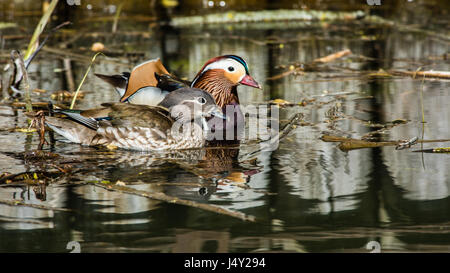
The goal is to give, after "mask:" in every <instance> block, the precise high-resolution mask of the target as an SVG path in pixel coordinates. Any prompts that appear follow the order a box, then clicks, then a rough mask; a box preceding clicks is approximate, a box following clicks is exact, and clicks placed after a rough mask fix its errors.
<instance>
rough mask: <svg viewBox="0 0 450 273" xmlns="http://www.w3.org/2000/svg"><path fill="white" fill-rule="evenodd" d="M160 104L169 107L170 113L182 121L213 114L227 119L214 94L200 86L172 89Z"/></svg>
mask: <svg viewBox="0 0 450 273" xmlns="http://www.w3.org/2000/svg"><path fill="white" fill-rule="evenodd" d="M159 106H162V107H165V108H167V109H169V112H170V115H171V116H172V117H173V118H174V119H175V120H178V121H181V122H189V121H191V120H194V119H198V118H204V117H211V116H217V117H220V118H223V119H225V116H224V114H223V112H222V110H221V109H220V107H219V106H217V104H216V101H215V100H214V98H213V96H212V95H211V94H210V93H208V92H205V91H203V90H201V89H198V88H189V87H185V88H180V89H177V90H175V91H172V92H170V93H169V94H168V95H167V96H166V97H165V98H164V100H163V101H161V102H160V103H159Z"/></svg>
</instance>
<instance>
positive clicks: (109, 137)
mask: <svg viewBox="0 0 450 273" xmlns="http://www.w3.org/2000/svg"><path fill="white" fill-rule="evenodd" d="M102 106H103V107H102V108H99V109H91V110H85V111H80V110H59V111H57V112H59V113H62V114H65V115H67V116H68V117H69V119H65V118H56V117H46V124H47V125H48V126H49V127H50V128H51V129H52V130H54V131H55V132H56V133H58V134H60V135H62V136H63V137H65V138H66V139H68V140H69V141H71V142H75V143H79V144H82V145H89V146H93V145H104V146H115V147H118V148H124V149H130V150H140V151H156V150H176V149H189V148H199V147H203V146H204V144H205V135H206V134H205V131H206V130H208V128H207V127H206V126H207V123H206V121H205V118H209V117H211V116H217V117H220V118H223V119H224V118H225V116H224V115H223V112H222V110H221V108H219V107H218V106H217V105H216V103H215V101H214V98H213V97H212V96H211V94H209V93H207V92H205V91H203V90H201V89H197V88H181V89H178V90H175V91H173V92H171V93H170V94H169V95H167V96H166V97H165V98H164V99H163V101H161V103H160V104H159V106H149V105H135V104H124V103H104V104H102ZM164 106H166V107H167V108H166V107H164ZM175 125H176V126H175ZM202 127H203V128H202ZM180 129H181V130H180ZM180 131H181V133H180Z"/></svg>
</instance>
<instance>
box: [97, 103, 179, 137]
mask: <svg viewBox="0 0 450 273" xmlns="http://www.w3.org/2000/svg"><path fill="white" fill-rule="evenodd" d="M102 106H103V107H105V108H107V109H108V112H109V113H108V117H109V118H110V121H111V125H112V126H114V127H127V128H132V127H142V128H157V129H159V130H160V131H163V132H165V131H166V130H168V129H170V128H171V127H172V125H173V122H174V120H173V119H172V118H171V117H170V113H169V111H168V110H167V109H166V108H163V107H159V106H149V105H138V104H128V103H104V104H102Z"/></svg>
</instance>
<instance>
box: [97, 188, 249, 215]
mask: <svg viewBox="0 0 450 273" xmlns="http://www.w3.org/2000/svg"><path fill="white" fill-rule="evenodd" d="M94 185H95V186H97V187H100V188H104V189H106V190H111V191H117V192H122V193H127V194H132V195H137V196H141V197H145V198H150V199H154V200H158V201H163V202H167V203H171V204H179V205H183V206H188V207H193V208H199V209H202V210H206V211H211V212H214V213H218V214H222V215H228V216H231V217H234V218H237V219H241V220H243V221H250V222H255V221H256V219H255V216H252V215H247V214H244V213H242V212H236V211H231V210H228V209H224V208H221V207H218V206H214V205H209V204H202V203H197V202H194V201H190V200H184V199H180V198H178V197H175V196H169V195H166V194H164V193H162V192H148V191H142V190H136V189H133V188H130V187H126V186H119V185H115V184H101V183H95V184H94Z"/></svg>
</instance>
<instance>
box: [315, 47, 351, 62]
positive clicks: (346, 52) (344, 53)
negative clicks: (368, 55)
mask: <svg viewBox="0 0 450 273" xmlns="http://www.w3.org/2000/svg"><path fill="white" fill-rule="evenodd" d="M350 54H352V52H351V51H350V49H344V50H341V51H339V52H336V53H333V54H330V55H328V56H325V57H322V58H318V59H315V60H314V61H313V63H329V62H332V61H334V60H337V59H339V58H342V57H345V56H347V55H350Z"/></svg>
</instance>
